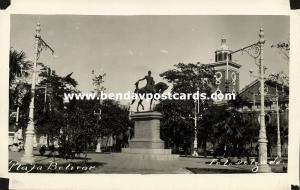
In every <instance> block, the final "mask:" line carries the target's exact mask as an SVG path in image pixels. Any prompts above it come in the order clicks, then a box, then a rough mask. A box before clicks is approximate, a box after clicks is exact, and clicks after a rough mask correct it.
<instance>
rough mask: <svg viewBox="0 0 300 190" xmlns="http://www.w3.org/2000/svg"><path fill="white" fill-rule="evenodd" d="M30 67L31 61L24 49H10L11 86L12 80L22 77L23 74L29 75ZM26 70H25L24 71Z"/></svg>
mask: <svg viewBox="0 0 300 190" xmlns="http://www.w3.org/2000/svg"><path fill="white" fill-rule="evenodd" d="M29 68H30V61H28V60H26V54H25V52H23V51H20V52H19V51H17V50H15V49H13V48H11V49H10V55H9V84H10V86H11V84H12V82H13V81H14V80H15V79H16V77H21V76H22V74H24V75H25V76H26V75H28V72H26V71H27V70H28V69H29ZM23 71H25V72H23Z"/></svg>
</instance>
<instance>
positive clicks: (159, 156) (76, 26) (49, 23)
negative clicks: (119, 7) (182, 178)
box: [7, 14, 291, 175]
mask: <svg viewBox="0 0 300 190" xmlns="http://www.w3.org/2000/svg"><path fill="white" fill-rule="evenodd" d="M9 48H10V49H9V85H8V86H9V114H8V118H9V123H8V127H7V128H8V131H7V133H8V152H9V153H8V155H9V158H8V159H7V161H8V172H9V173H49V174H199V175H201V174H249V175H257V174H260V173H273V174H277V173H287V172H288V170H289V169H290V168H289V167H288V165H289V162H288V161H289V154H288V153H289V151H288V150H289V147H290V146H291V143H290V141H289V133H290V131H289V110H290V109H289V105H290V104H289V91H290V88H289V84H290V82H289V81H290V77H289V75H290V74H289V72H290V71H289V67H290V16H288V15H75V14H73V15H42V14H11V15H10V47H9Z"/></svg>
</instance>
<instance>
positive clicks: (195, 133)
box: [192, 100, 199, 157]
mask: <svg viewBox="0 0 300 190" xmlns="http://www.w3.org/2000/svg"><path fill="white" fill-rule="evenodd" d="M197 107H198V109H199V100H198V101H197V100H195V115H194V148H193V149H194V150H193V153H192V156H195V157H196V156H199V154H198V152H197V149H198V138H197Z"/></svg>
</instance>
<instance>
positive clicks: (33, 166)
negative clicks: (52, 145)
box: [8, 161, 96, 173]
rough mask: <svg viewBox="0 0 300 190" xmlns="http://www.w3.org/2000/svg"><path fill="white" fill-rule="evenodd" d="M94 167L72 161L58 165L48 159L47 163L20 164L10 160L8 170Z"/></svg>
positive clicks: (60, 169) (72, 169) (55, 169)
mask: <svg viewBox="0 0 300 190" xmlns="http://www.w3.org/2000/svg"><path fill="white" fill-rule="evenodd" d="M93 169H96V166H80V165H75V164H74V163H68V164H67V165H63V166H62V165H59V164H58V163H57V162H52V161H50V162H49V163H48V164H47V165H36V164H26V165H24V164H21V163H20V162H18V161H10V162H9V169H8V171H9V172H11V171H14V172H24V173H30V172H32V171H37V172H42V171H45V170H46V171H47V170H49V171H63V172H68V171H91V170H93Z"/></svg>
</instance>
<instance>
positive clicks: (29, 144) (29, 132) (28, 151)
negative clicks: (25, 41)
mask: <svg viewBox="0 0 300 190" xmlns="http://www.w3.org/2000/svg"><path fill="white" fill-rule="evenodd" d="M35 31H36V34H35V52H34V54H35V59H34V64H33V74H32V83H31V101H30V106H29V122H28V125H27V129H26V133H25V134H26V139H25V153H24V155H23V157H22V158H21V162H22V163H28V164H33V163H34V162H35V161H34V157H33V143H34V142H33V141H34V135H35V132H34V97H35V82H36V81H35V80H36V73H37V71H36V66H37V59H38V47H39V40H40V37H41V34H40V31H41V25H40V23H37V26H36V29H35Z"/></svg>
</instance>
